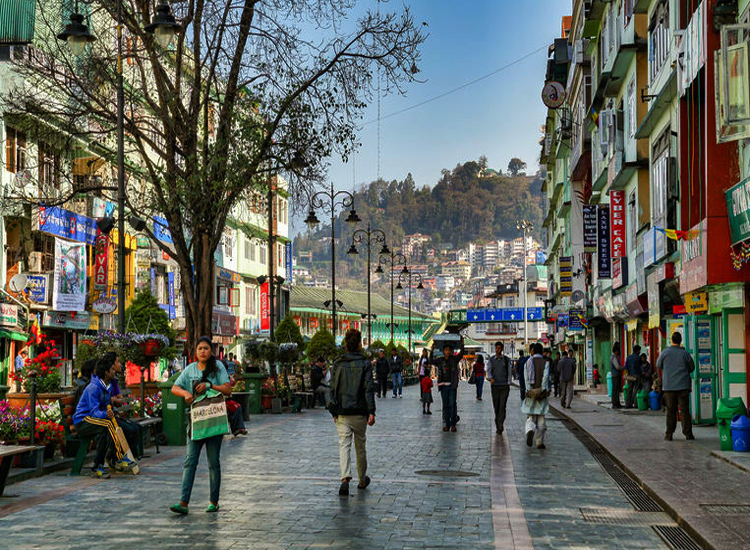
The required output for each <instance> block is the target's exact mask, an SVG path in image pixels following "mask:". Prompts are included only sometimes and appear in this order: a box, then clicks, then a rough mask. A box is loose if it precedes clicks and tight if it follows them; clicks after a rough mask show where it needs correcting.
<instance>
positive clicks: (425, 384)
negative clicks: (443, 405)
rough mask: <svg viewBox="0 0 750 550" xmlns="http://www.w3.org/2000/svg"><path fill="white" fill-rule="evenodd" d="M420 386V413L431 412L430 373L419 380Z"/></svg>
mask: <svg viewBox="0 0 750 550" xmlns="http://www.w3.org/2000/svg"><path fill="white" fill-rule="evenodd" d="M420 384H421V386H422V414H432V412H431V411H430V403H432V385H433V384H432V378H430V375H429V374H428V375H427V376H424V377H423V378H422V381H421V382H420Z"/></svg>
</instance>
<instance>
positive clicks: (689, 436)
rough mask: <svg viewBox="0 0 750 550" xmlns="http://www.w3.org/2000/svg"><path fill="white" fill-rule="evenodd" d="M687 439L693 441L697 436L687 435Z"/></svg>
mask: <svg viewBox="0 0 750 550" xmlns="http://www.w3.org/2000/svg"><path fill="white" fill-rule="evenodd" d="M685 439H687V440H688V441H693V440H694V439H695V436H694V435H693V434H690V435H686V436H685Z"/></svg>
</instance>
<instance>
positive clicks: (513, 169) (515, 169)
mask: <svg viewBox="0 0 750 550" xmlns="http://www.w3.org/2000/svg"><path fill="white" fill-rule="evenodd" d="M525 169H526V163H525V162H524V161H522V160H521V159H519V158H517V157H513V158H512V159H510V162H509V163H508V172H510V175H511V176H513V177H516V176H517V175H519V174H520V173H521V171H522V170H525Z"/></svg>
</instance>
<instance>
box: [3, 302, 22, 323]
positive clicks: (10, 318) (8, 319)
mask: <svg viewBox="0 0 750 550" xmlns="http://www.w3.org/2000/svg"><path fill="white" fill-rule="evenodd" d="M0 325H2V326H4V327H14V326H16V325H18V306H17V305H15V304H0Z"/></svg>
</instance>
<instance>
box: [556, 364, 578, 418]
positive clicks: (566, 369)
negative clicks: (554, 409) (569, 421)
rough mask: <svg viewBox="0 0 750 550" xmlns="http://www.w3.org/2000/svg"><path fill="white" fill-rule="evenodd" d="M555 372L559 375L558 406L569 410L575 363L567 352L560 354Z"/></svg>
mask: <svg viewBox="0 0 750 550" xmlns="http://www.w3.org/2000/svg"><path fill="white" fill-rule="evenodd" d="M557 370H558V372H559V373H560V384H561V388H560V406H561V407H562V408H563V409H565V408H568V409H569V408H570V404H571V403H572V402H573V387H574V385H575V384H574V382H573V380H574V379H575V373H576V362H575V361H574V360H573V358H572V357H568V352H567V351H563V352H562V359H560V362H559V363H557Z"/></svg>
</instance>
